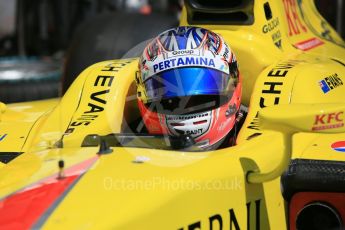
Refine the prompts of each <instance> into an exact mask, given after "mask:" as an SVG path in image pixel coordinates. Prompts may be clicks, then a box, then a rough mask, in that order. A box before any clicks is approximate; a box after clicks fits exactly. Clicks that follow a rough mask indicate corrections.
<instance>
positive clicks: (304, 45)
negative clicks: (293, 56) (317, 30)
mask: <svg viewBox="0 0 345 230" xmlns="http://www.w3.org/2000/svg"><path fill="white" fill-rule="evenodd" d="M323 44H324V42H323V41H321V40H320V39H318V38H311V39H308V40H305V41H302V42H298V43H296V44H295V46H296V48H298V49H300V50H303V51H307V50H311V49H313V48H315V47H317V46H320V45H323Z"/></svg>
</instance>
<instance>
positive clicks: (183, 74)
mask: <svg viewBox="0 0 345 230" xmlns="http://www.w3.org/2000/svg"><path fill="white" fill-rule="evenodd" d="M231 79H234V78H230V75H229V74H226V73H224V72H222V71H219V70H215V69H210V68H205V67H188V68H178V69H173V70H167V71H164V72H161V73H159V74H157V75H154V76H152V77H150V78H149V79H147V80H146V81H145V82H144V84H145V88H146V93H147V99H148V102H157V101H161V100H165V99H169V98H175V97H186V96H196V95H226V96H227V97H229V96H230V97H231V95H232V93H233V91H234V89H235V82H234V81H233V80H231Z"/></svg>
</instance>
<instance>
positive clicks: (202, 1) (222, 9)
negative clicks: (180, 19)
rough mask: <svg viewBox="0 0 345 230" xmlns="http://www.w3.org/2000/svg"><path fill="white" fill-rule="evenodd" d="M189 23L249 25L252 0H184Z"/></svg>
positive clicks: (252, 17) (251, 17)
mask: <svg viewBox="0 0 345 230" xmlns="http://www.w3.org/2000/svg"><path fill="white" fill-rule="evenodd" d="M184 2H185V6H186V9H187V20H188V23H189V24H220V25H251V24H253V23H254V14H253V7H254V0H212V1H210V0H185V1H184Z"/></svg>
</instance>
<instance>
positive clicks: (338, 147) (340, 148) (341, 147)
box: [331, 141, 345, 152]
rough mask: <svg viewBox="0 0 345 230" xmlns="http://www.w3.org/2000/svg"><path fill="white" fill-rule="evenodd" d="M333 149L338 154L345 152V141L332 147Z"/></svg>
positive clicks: (338, 142)
mask: <svg viewBox="0 0 345 230" xmlns="http://www.w3.org/2000/svg"><path fill="white" fill-rule="evenodd" d="M331 147H332V149H333V150H335V151H338V152H345V141H337V142H334V143H333V144H332V145H331Z"/></svg>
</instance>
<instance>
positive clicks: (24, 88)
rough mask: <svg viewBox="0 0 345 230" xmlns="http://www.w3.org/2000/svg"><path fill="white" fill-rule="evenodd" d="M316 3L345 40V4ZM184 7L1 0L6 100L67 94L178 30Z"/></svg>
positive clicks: (1, 88)
mask: <svg viewBox="0 0 345 230" xmlns="http://www.w3.org/2000/svg"><path fill="white" fill-rule="evenodd" d="M300 1H302V0H300ZM315 3H316V6H317V8H318V9H319V11H320V13H321V14H322V15H323V17H324V18H326V20H327V21H328V22H329V23H330V24H331V25H332V26H333V28H334V29H336V30H337V31H338V33H339V34H340V35H341V36H342V37H343V38H344V37H345V29H344V27H345V20H344V18H345V17H344V11H345V10H344V8H345V4H344V0H315ZM182 5H183V0H10V1H9V0H0V101H2V102H6V103H9V102H16V101H28V100H37V99H43V98H50V97H56V96H58V95H62V94H63V93H64V92H65V91H66V90H67V88H68V87H69V85H70V84H71V83H72V81H73V80H74V78H75V77H76V76H77V75H78V74H79V73H80V71H81V70H83V69H84V68H86V67H87V66H89V65H91V64H93V63H95V62H98V61H102V60H109V59H116V58H120V57H123V55H124V54H126V52H127V51H128V50H129V49H131V48H132V47H133V46H135V45H136V44H138V43H140V42H142V41H145V40H147V39H149V38H152V37H153V36H155V35H156V34H158V33H159V32H161V31H164V30H165V29H168V28H170V27H173V26H177V25H178V17H179V14H180V11H181V8H182ZM114 12H116V13H115V14H114ZM95 35H97V36H95ZM117 41H121V42H117ZM127 55H128V53H127ZM131 55H135V53H132V54H131ZM131 55H129V56H131ZM37 76H38V77H37Z"/></svg>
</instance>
